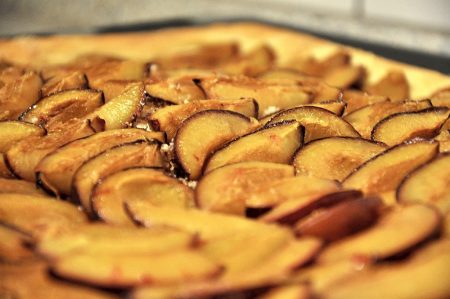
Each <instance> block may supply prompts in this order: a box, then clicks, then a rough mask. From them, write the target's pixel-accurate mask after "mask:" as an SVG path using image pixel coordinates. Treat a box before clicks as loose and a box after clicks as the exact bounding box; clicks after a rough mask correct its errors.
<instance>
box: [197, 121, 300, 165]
mask: <svg viewBox="0 0 450 299" xmlns="http://www.w3.org/2000/svg"><path fill="white" fill-rule="evenodd" d="M302 143H303V127H302V126H301V125H300V124H299V123H298V122H296V121H286V122H281V123H276V124H273V125H269V126H266V127H264V128H262V129H260V130H257V131H255V132H253V133H249V134H247V135H244V136H242V137H239V138H238V139H236V140H233V141H231V142H229V143H227V144H225V145H224V146H223V147H222V148H220V149H219V150H217V151H216V152H215V153H214V154H213V155H212V156H211V157H210V158H209V160H208V161H207V162H206V163H205V167H204V169H205V171H204V173H208V172H210V171H211V170H213V169H216V168H219V167H221V166H224V165H228V164H231V163H237V162H244V161H262V162H274V163H285V164H288V163H289V162H290V161H291V160H292V156H293V155H294V153H295V151H296V150H297V149H298V148H299V147H301V146H302Z"/></svg>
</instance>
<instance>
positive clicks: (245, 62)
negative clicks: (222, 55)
mask: <svg viewBox="0 0 450 299" xmlns="http://www.w3.org/2000/svg"><path fill="white" fill-rule="evenodd" d="M275 58H276V57H275V52H274V51H273V49H272V48H271V47H269V46H268V45H262V46H259V47H257V48H255V49H253V50H252V51H250V52H249V53H247V54H244V55H241V56H240V57H238V58H237V59H233V60H230V61H228V62H226V63H224V64H221V65H220V66H218V69H219V70H221V71H223V72H225V73H227V74H235V75H246V76H249V77H254V76H257V75H258V74H260V73H263V72H265V71H267V70H269V69H271V68H272V66H273V65H274V62H275Z"/></svg>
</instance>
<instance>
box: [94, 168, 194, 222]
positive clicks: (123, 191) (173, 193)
mask: <svg viewBox="0 0 450 299" xmlns="http://www.w3.org/2000/svg"><path fill="white" fill-rule="evenodd" d="M125 199H133V200H142V201H148V202H150V203H152V204H154V205H155V206H174V207H180V208H188V207H192V206H194V194H193V191H192V190H191V189H190V188H189V187H187V186H186V185H184V184H183V183H181V182H180V181H178V180H176V179H174V178H171V177H169V176H167V175H165V174H164V173H163V172H162V171H160V170H157V169H152V168H132V169H127V170H123V171H119V172H116V173H114V174H112V175H109V176H107V177H106V178H104V179H102V181H101V182H100V183H99V184H97V186H96V187H95V188H94V190H93V191H92V196H91V201H92V207H93V209H94V211H95V213H96V214H97V215H98V216H99V217H100V219H102V220H103V221H105V222H106V223H110V224H123V225H126V224H133V223H132V221H131V220H130V218H128V216H127V215H126V213H125V211H124V209H123V202H124V200H125Z"/></svg>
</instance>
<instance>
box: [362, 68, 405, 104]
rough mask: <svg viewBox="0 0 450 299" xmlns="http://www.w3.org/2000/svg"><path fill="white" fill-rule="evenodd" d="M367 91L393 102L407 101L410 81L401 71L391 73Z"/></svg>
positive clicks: (368, 87) (367, 88)
mask: <svg viewBox="0 0 450 299" xmlns="http://www.w3.org/2000/svg"><path fill="white" fill-rule="evenodd" d="M365 89H366V91H367V92H369V93H370V94H374V95H381V96H386V97H388V98H390V99H391V100H393V101H400V100H404V99H407V98H409V93H410V91H409V83H408V79H407V78H406V76H405V74H404V73H403V72H401V71H390V72H389V73H387V75H386V76H385V77H383V78H382V79H381V80H380V81H378V82H377V83H375V84H373V85H370V86H367V87H366V88H365Z"/></svg>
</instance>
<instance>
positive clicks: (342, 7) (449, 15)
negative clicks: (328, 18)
mask: <svg viewBox="0 0 450 299" xmlns="http://www.w3.org/2000/svg"><path fill="white" fill-rule="evenodd" d="M266 1H267V0H266ZM277 2H278V3H286V4H289V5H296V6H303V7H304V8H305V9H308V10H311V11H316V12H320V13H324V12H327V13H335V14H339V15H344V16H352V17H355V18H360V19H367V20H373V21H383V22H392V23H402V24H404V25H409V26H420V27H427V28H429V29H435V30H442V31H447V32H450V1H449V0H340V1H333V0H278V1H277Z"/></svg>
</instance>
